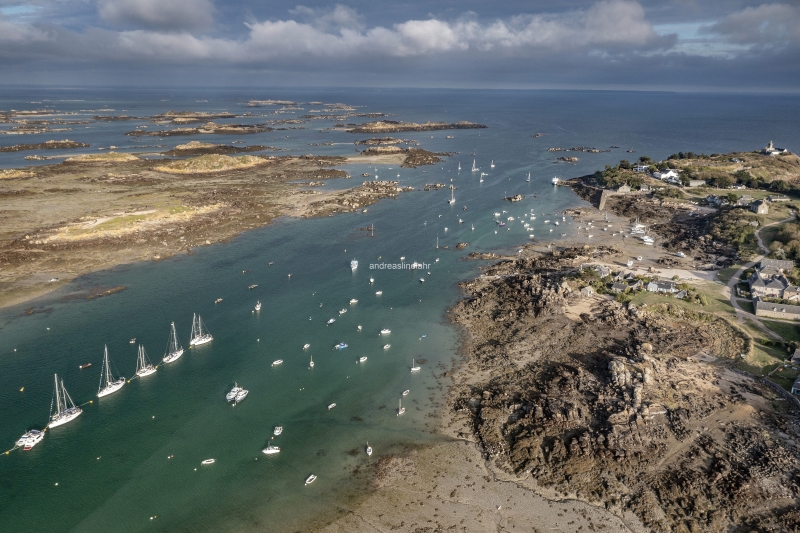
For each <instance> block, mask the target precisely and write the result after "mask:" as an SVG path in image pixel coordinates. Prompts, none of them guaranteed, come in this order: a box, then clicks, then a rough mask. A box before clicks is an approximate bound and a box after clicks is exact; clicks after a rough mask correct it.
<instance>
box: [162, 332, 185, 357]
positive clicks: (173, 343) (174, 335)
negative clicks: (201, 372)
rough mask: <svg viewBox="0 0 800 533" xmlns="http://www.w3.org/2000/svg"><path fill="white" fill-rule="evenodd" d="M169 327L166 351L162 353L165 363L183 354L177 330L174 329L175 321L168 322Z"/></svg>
mask: <svg viewBox="0 0 800 533" xmlns="http://www.w3.org/2000/svg"><path fill="white" fill-rule="evenodd" d="M170 328H172V331H171V332H170V336H169V342H168V343H167V353H166V354H164V359H163V361H164V362H165V363H171V362H173V361H177V360H178V359H179V358H180V356H182V355H183V347H182V346H181V343H180V342H179V341H178V332H177V331H176V330H175V322H172V323H171V324H170Z"/></svg>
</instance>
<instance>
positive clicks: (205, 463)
mask: <svg viewBox="0 0 800 533" xmlns="http://www.w3.org/2000/svg"><path fill="white" fill-rule="evenodd" d="M216 462H217V460H216V459H206V460H204V461H200V464H201V465H213V464H214V463H216Z"/></svg>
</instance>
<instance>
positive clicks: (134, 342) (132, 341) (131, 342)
mask: <svg viewBox="0 0 800 533" xmlns="http://www.w3.org/2000/svg"><path fill="white" fill-rule="evenodd" d="M128 344H136V337H134V338H132V339H131V340H129V341H128Z"/></svg>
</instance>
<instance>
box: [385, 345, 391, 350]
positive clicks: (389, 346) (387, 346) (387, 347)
mask: <svg viewBox="0 0 800 533" xmlns="http://www.w3.org/2000/svg"><path fill="white" fill-rule="evenodd" d="M391 347H392V345H391V344H384V345H383V349H384V350H388V349H389V348H391Z"/></svg>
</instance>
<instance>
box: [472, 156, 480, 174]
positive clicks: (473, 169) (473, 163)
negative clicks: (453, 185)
mask: <svg viewBox="0 0 800 533" xmlns="http://www.w3.org/2000/svg"><path fill="white" fill-rule="evenodd" d="M479 170H480V169H479V168H478V167H476V166H475V160H474V159H473V160H472V172H477V171H479Z"/></svg>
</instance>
